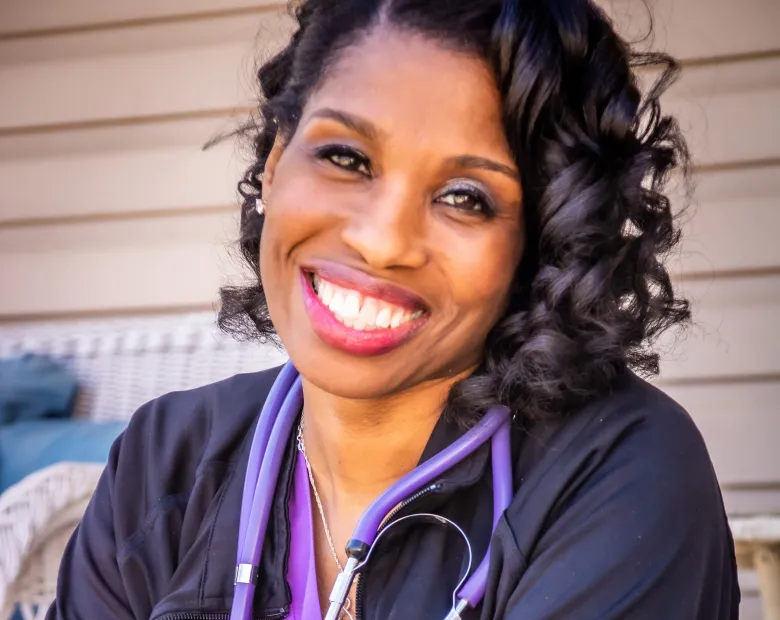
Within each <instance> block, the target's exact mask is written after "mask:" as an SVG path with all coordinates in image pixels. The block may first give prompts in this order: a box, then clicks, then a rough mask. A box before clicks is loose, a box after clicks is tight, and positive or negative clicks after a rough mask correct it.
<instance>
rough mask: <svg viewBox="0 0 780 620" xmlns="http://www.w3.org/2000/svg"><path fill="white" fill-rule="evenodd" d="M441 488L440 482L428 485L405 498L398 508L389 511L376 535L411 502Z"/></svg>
mask: <svg viewBox="0 0 780 620" xmlns="http://www.w3.org/2000/svg"><path fill="white" fill-rule="evenodd" d="M440 488H441V483H440V482H435V483H433V484H431V485H428V486H427V487H425V488H424V489H420V490H419V491H417V493H415V494H414V495H412V496H411V497H407V498H406V499H405V500H404V501H402V502H401V503H400V504H398V506H396V507H395V508H393V510H391V511H390V513H389V514H388V515H387V516H386V517H385V520H384V521H383V522H382V525H381V526H380V528H379V530H378V531H377V534H379V533H380V532H381V531H382V530H384V529H385V528H386V527H387V526H388V525H390V522H391V521H392V520H393V518H394V517H395V516H396V515H397V514H398V513H399V512H401V511H402V510H403V509H404V508H406V507H407V506H408V505H409V504H411V503H412V502H416V501H417V500H418V499H420V498H421V497H424V496H426V495H428V494H429V493H435V492H436V491H438V490H439V489H440Z"/></svg>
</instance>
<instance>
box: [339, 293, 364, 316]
mask: <svg viewBox="0 0 780 620" xmlns="http://www.w3.org/2000/svg"><path fill="white" fill-rule="evenodd" d="M359 314H360V293H355V292H354V291H353V292H348V293H347V294H346V296H345V298H344V305H343V306H341V315H342V316H343V317H345V318H349V319H356V318H357V317H358V315H359Z"/></svg>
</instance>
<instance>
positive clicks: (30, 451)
mask: <svg viewBox="0 0 780 620" xmlns="http://www.w3.org/2000/svg"><path fill="white" fill-rule="evenodd" d="M125 426H126V423H125V422H90V421H88V420H57V419H49V420H31V421H25V422H16V423H14V424H9V425H7V426H0V493H1V492H2V491H4V490H5V489H7V488H8V487H9V486H11V485H12V484H15V483H16V482H19V480H21V479H22V478H24V477H25V476H27V475H28V474H30V473H32V472H34V471H36V470H38V469H42V468H44V467H47V466H49V465H53V464H55V463H59V462H62V461H75V462H80V463H105V462H106V461H107V460H108V451H109V449H110V448H111V444H112V443H113V442H114V439H116V438H117V436H118V435H119V433H121V432H122V431H123V430H124V428H125Z"/></svg>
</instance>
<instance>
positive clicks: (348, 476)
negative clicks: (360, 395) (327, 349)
mask: <svg viewBox="0 0 780 620" xmlns="http://www.w3.org/2000/svg"><path fill="white" fill-rule="evenodd" d="M458 379H460V377H455V378H452V377H449V378H447V379H446V380H441V381H432V382H428V383H426V384H422V385H419V386H416V387H414V388H412V389H410V390H407V391H405V392H403V393H401V394H395V395H392V396H390V397H386V398H381V399H370V400H350V399H344V398H340V397H337V396H333V395H332V394H328V393H327V392H325V391H323V390H320V389H319V388H317V387H316V386H314V385H313V384H311V383H309V382H307V381H306V380H304V381H303V392H304V413H303V416H304V441H305V443H306V453H307V457H308V458H309V461H310V463H311V465H312V469H313V470H314V474H315V477H316V479H317V484H318V486H319V487H321V488H320V492H321V493H322V494H323V495H324V496H326V497H327V503H328V504H331V505H333V507H334V508H336V509H337V510H338V511H339V512H341V510H340V509H339V508H337V506H339V505H340V506H341V509H343V510H346V511H348V512H351V511H352V509H356V510H357V509H359V510H360V511H361V512H362V510H363V509H365V507H366V506H368V504H370V503H371V502H372V501H373V500H374V499H375V498H376V497H377V496H378V495H380V494H381V493H382V492H383V491H385V490H386V489H387V488H388V487H389V486H390V485H392V484H393V483H394V482H396V481H397V480H398V479H400V478H401V477H403V476H404V475H405V474H407V473H409V472H410V471H411V470H412V469H414V468H415V467H416V466H417V463H418V462H419V460H420V457H421V456H422V453H423V450H424V449H425V446H426V444H427V443H428V439H429V437H430V435H431V432H432V431H433V428H434V426H435V425H436V422H437V421H438V419H439V416H440V415H441V412H442V408H443V406H444V402H445V401H446V398H447V393H448V392H449V389H450V387H451V386H452V384H453V383H454V382H455V381H457V380H458ZM323 499H325V498H323Z"/></svg>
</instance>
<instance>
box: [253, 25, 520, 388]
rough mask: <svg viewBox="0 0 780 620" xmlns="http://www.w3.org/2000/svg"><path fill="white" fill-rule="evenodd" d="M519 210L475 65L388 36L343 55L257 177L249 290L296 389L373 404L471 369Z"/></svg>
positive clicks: (514, 260)
mask: <svg viewBox="0 0 780 620" xmlns="http://www.w3.org/2000/svg"><path fill="white" fill-rule="evenodd" d="M521 196H522V194H521V188H520V182H519V175H518V171H517V168H516V166H515V163H514V160H513V157H512V155H511V151H510V149H509V146H508V144H507V141H506V137H505V135H504V133H503V128H502V123H501V101H500V96H499V93H498V90H497V88H496V85H495V82H494V78H493V76H492V73H491V71H490V68H489V67H488V65H487V64H486V63H484V62H483V61H482V60H479V59H478V58H475V57H472V56H469V55H466V54H463V53H458V52H453V51H449V50H447V49H446V48H444V47H442V46H441V45H439V44H437V43H436V42H434V41H431V40H428V39H425V38H423V37H422V36H419V35H409V34H405V33H399V32H397V31H393V30H380V31H376V32H374V33H372V34H371V35H369V36H368V37H367V38H365V39H364V40H363V41H362V42H360V43H358V44H356V45H353V46H352V47H350V48H348V49H347V50H345V51H344V52H343V53H342V54H341V55H340V57H339V59H338V61H337V62H336V64H335V65H334V66H333V67H332V68H331V70H330V71H329V73H328V75H327V76H326V77H325V79H324V81H323V82H322V83H321V84H320V86H319V88H318V89H317V90H316V91H315V92H314V93H313V94H312V96H311V97H310V99H309V101H308V102H307V105H306V107H305V109H304V111H303V115H302V118H301V120H300V124H299V126H298V129H297V131H296V133H295V135H294V136H293V137H292V138H291V139H290V140H289V142H288V143H287V144H285V145H283V146H282V145H279V144H277V147H276V148H275V149H274V153H273V154H272V156H271V158H270V159H269V162H268V165H267V166H266V175H265V184H264V199H265V201H266V218H265V225H264V229H263V235H262V241H261V250H260V265H261V277H262V281H263V286H264V288H265V291H266V295H267V298H268V306H269V310H270V313H271V318H272V320H273V323H274V325H275V327H276V329H277V332H278V334H279V336H280V338H281V340H282V342H283V343H284V346H285V348H286V349H287V352H288V353H289V355H290V357H291V359H292V361H293V362H294V363H295V365H296V367H297V368H298V370H299V371H300V372H301V374H302V375H303V376H304V377H305V378H306V379H307V380H308V381H310V382H312V383H313V384H314V385H316V386H317V387H319V388H321V389H324V390H326V391H327V392H329V393H331V394H334V395H337V396H341V397H345V398H361V399H362V398H381V397H386V396H389V395H392V394H395V393H398V392H400V391H402V390H405V389H408V388H411V387H413V386H417V385H419V384H422V383H424V382H427V381H431V380H438V379H443V378H447V377H452V376H455V375H458V374H460V373H462V372H464V371H467V370H468V369H470V368H472V367H473V366H475V365H476V364H478V363H479V360H480V358H481V354H482V350H483V347H484V342H485V338H486V336H487V334H488V332H489V331H490V329H491V328H492V327H493V325H494V324H495V323H496V321H497V320H498V318H499V317H500V316H501V315H502V314H503V311H504V309H505V307H506V301H507V297H508V293H509V288H510V284H511V281H512V276H513V273H514V271H515V269H516V267H517V265H518V263H519V261H520V258H521V256H522V251H523V225H522V221H523V219H522V208H521Z"/></svg>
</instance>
